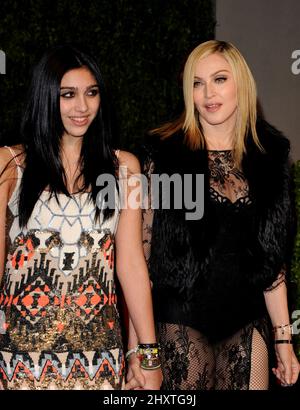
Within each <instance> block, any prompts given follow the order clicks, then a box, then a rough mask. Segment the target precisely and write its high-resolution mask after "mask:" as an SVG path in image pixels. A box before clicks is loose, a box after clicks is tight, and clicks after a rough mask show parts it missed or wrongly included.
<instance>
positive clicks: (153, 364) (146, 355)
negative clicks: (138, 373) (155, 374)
mask: <svg viewBox="0 0 300 410" xmlns="http://www.w3.org/2000/svg"><path fill="white" fill-rule="evenodd" d="M159 353H160V347H159V344H158V343H150V344H144V343H143V344H139V345H138V355H139V359H140V361H141V368H142V369H144V370H155V369H158V368H160V367H161V363H160V357H159Z"/></svg>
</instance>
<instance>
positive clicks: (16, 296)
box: [0, 167, 124, 389]
mask: <svg viewBox="0 0 300 410" xmlns="http://www.w3.org/2000/svg"><path fill="white" fill-rule="evenodd" d="M17 168H18V173H19V179H18V182H17V186H16V188H15V191H14V193H13V195H12V197H11V200H10V202H9V209H10V212H11V213H12V215H13V216H14V219H13V223H12V226H11V229H10V232H9V237H10V241H11V245H10V248H9V252H8V257H7V263H6V270H5V273H4V278H3V284H2V288H1V292H0V310H1V311H2V315H3V318H4V323H3V324H2V330H1V332H0V333H2V334H0V380H1V381H2V384H3V386H4V388H5V389H121V388H123V386H124V357H123V348H122V337H121V330H120V320H119V313H118V311H117V306H116V303H117V298H116V289H115V281H114V235H115V231H116V227H117V224H118V217H119V205H118V202H116V211H115V214H114V216H113V217H112V218H110V219H109V220H107V221H105V222H103V216H101V217H100V220H99V221H97V222H95V220H94V216H95V207H94V205H93V202H92V201H90V199H89V194H88V193H81V194H80V193H78V194H73V195H72V196H71V197H70V198H68V197H66V196H65V195H63V194H59V195H58V200H59V201H58V202H57V200H56V199H55V197H53V196H52V197H50V194H49V192H47V191H44V192H43V193H42V194H41V196H40V198H39V200H38V201H37V203H36V205H35V207H34V210H33V213H32V215H31V217H30V220H29V222H28V224H27V229H26V230H24V229H23V230H21V229H20V227H19V223H18V216H17V203H18V202H17V198H18V191H19V185H20V179H21V170H20V168H19V167H17ZM116 197H117V196H116ZM0 383H1V382H0Z"/></svg>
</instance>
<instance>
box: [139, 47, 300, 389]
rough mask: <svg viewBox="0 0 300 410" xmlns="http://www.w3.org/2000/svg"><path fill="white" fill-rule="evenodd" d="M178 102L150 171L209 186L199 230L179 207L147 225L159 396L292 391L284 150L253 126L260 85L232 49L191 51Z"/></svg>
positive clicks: (279, 139) (264, 127) (280, 141)
mask: <svg viewBox="0 0 300 410" xmlns="http://www.w3.org/2000/svg"><path fill="white" fill-rule="evenodd" d="M183 92H184V102H185V110H184V112H183V114H182V115H181V116H180V118H179V119H178V120H176V121H174V122H170V123H168V124H165V125H163V126H162V127H160V128H158V129H156V130H154V132H152V134H155V135H152V136H151V138H152V140H153V141H155V143H154V144H153V146H152V149H151V151H152V152H151V154H150V155H149V156H148V157H147V159H146V162H145V167H146V171H149V169H151V172H154V173H157V174H167V175H174V174H179V175H181V176H182V180H184V179H183V177H184V175H187V174H193V175H194V174H204V215H203V217H202V218H200V219H198V220H187V218H186V211H187V210H186V209H175V207H173V209H155V210H154V212H151V211H150V212H149V211H148V212H146V213H145V218H144V222H145V223H144V232H145V243H146V247H147V252H148V253H149V254H148V255H147V256H148V263H149V271H150V275H151V280H152V282H153V290H152V291H153V300H154V309H155V317H156V323H157V329H158V335H159V339H160V344H161V350H162V368H163V374H164V388H166V389H175V390H181V389H196V390H206V389H225V390H232V389H236V390H248V389H250V390H252V389H260V390H266V389H268V388H269V386H270V381H271V380H270V376H272V372H273V374H274V375H275V376H276V377H277V378H278V380H279V381H280V383H281V384H282V385H283V386H289V385H293V384H294V383H295V382H296V381H297V378H298V373H299V363H298V361H297V359H296V357H295V354H294V351H293V345H292V327H291V323H290V316H289V311H288V303H287V286H286V279H287V272H288V266H289V256H290V250H291V248H292V237H293V217H292V216H293V215H292V214H293V213H292V200H291V195H290V191H291V189H290V188H291V187H290V185H291V181H290V172H289V171H290V169H289V159H288V154H289V142H288V140H287V139H286V138H285V137H284V136H283V135H282V134H281V133H280V132H279V131H277V130H276V129H274V128H273V127H272V126H270V125H269V124H268V123H266V122H265V121H263V120H261V119H258V118H257V94H256V86H255V81H254V79H253V76H252V74H251V71H250V69H249V67H248V65H247V63H246V62H245V60H244V58H243V56H242V55H241V53H240V52H239V51H238V50H237V49H236V47H235V46H233V45H232V44H230V43H227V42H224V41H214V40H212V41H208V42H205V43H203V44H200V45H199V46H198V47H196V48H195V49H194V50H193V51H192V53H191V54H190V55H189V57H188V59H187V62H186V64H185V68H184V75H183ZM155 136H158V138H155ZM193 189H194V193H195V194H196V193H197V189H199V186H196V184H194V185H193ZM196 197H197V196H196ZM183 203H184V201H183ZM150 245H151V246H150ZM150 248H151V252H150ZM274 353H276V361H275V355H274ZM273 355H274V357H273ZM134 360H135V358H134V357H132V359H131V361H132V362H133V361H134ZM273 363H274V365H273ZM276 363H277V364H276ZM271 364H272V366H273V368H272V366H271ZM132 368H134V367H133V366H132ZM271 368H272V372H270V371H269V370H270V369H271ZM274 381H275V379H274Z"/></svg>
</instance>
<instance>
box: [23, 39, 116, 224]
mask: <svg viewBox="0 0 300 410" xmlns="http://www.w3.org/2000/svg"><path fill="white" fill-rule="evenodd" d="M81 67H86V68H87V69H88V70H90V72H91V73H92V75H93V76H94V77H95V80H96V83H97V84H98V86H99V92H100V100H101V102H100V107H99V110H98V113H97V115H96V117H95V119H94V120H93V122H92V123H91V125H90V127H89V128H88V130H87V132H86V134H85V136H84V138H83V142H82V148H81V153H80V158H79V166H80V175H79V177H78V179H77V181H78V180H79V178H81V179H82V181H83V183H82V185H81V187H80V191H82V192H83V191H87V190H89V191H90V199H91V200H93V202H94V204H95V207H96V218H98V217H99V214H100V210H99V208H98V207H97V204H96V199H97V194H98V193H99V191H100V190H101V188H99V187H97V186H96V179H97V176H98V175H100V174H103V173H109V174H112V175H114V176H116V164H117V160H116V157H115V154H114V151H113V149H112V146H111V144H112V130H111V121H110V107H109V104H108V101H107V95H106V90H105V86H104V82H103V79H102V75H101V73H100V70H99V68H98V65H97V63H96V62H95V60H94V58H93V57H91V56H90V55H88V54H86V53H85V52H83V51H81V50H79V49H78V48H76V47H74V46H71V45H64V46H59V47H56V48H54V49H52V50H51V51H49V52H47V53H46V54H45V55H44V56H43V57H42V59H41V60H40V61H39V63H38V64H37V66H36V67H35V69H34V71H33V76H32V81H31V86H30V88H29V94H28V100H27V105H26V108H25V111H24V116H23V120H22V125H21V136H22V142H23V146H24V154H25V163H24V165H25V167H24V173H23V177H22V182H21V186H20V196H19V223H20V226H21V227H24V226H26V225H27V222H28V220H29V218H30V216H31V214H32V211H33V208H34V206H35V204H36V202H37V200H38V198H39V196H40V195H41V193H42V192H43V190H45V189H46V187H47V189H49V191H50V195H54V196H55V197H56V199H57V200H58V196H57V194H58V193H63V194H65V195H67V196H71V193H70V192H68V189H67V187H66V178H65V172H64V168H63V165H62V160H61V155H60V144H61V137H62V135H63V132H64V127H63V123H62V120H61V115H60V84H61V80H62V77H63V76H64V74H65V73H66V72H67V71H69V70H72V69H76V68H81ZM113 213H114V210H113V209H108V208H106V209H105V210H104V219H106V218H108V217H110V216H112V215H113Z"/></svg>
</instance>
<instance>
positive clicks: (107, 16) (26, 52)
mask: <svg viewBox="0 0 300 410" xmlns="http://www.w3.org/2000/svg"><path fill="white" fill-rule="evenodd" d="M214 28H215V9H214V1H210V0H98V1H96V0H94V1H80V0H58V1H53V0H25V1H16V0H15V1H14V0H1V2H0V49H1V50H3V51H4V52H5V53H6V59H7V64H6V74H5V75H1V76H0V101H1V104H4V107H3V105H2V107H3V108H2V109H1V110H0V141H1V142H2V145H3V144H4V143H15V142H17V141H18V132H19V124H20V115H21V112H22V104H23V103H24V100H25V96H26V90H27V87H28V85H29V78H30V74H31V70H32V67H33V66H34V64H35V63H36V62H37V61H38V60H39V59H40V57H41V56H42V54H43V53H44V52H45V51H46V50H47V49H48V48H50V47H52V46H55V45H58V44H64V43H69V42H72V43H76V44H78V45H83V46H84V47H85V48H86V49H88V51H89V52H90V53H91V54H93V55H94V57H95V58H96V59H97V62H98V63H99V66H100V68H101V70H102V73H103V76H104V79H105V80H106V83H107V85H108V88H109V92H110V94H111V96H112V106H113V108H114V111H115V113H116V117H115V124H117V125H118V129H119V146H120V147H121V148H127V149H130V148H131V146H132V144H133V143H134V142H138V141H139V140H140V139H142V138H143V136H144V134H145V132H146V131H148V130H149V129H151V128H154V127H156V126H158V125H159V124H160V123H161V122H163V121H165V120H167V119H170V118H171V117H172V116H173V115H174V114H176V113H177V112H178V110H179V107H180V100H181V98H180V97H181V91H180V88H179V81H178V80H179V77H180V72H181V70H182V68H183V64H184V61H185V59H186V57H187V55H188V54H189V52H190V51H191V50H192V49H193V48H194V47H195V46H196V45H198V44H199V43H201V42H202V41H205V40H208V39H212V38H214Z"/></svg>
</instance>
